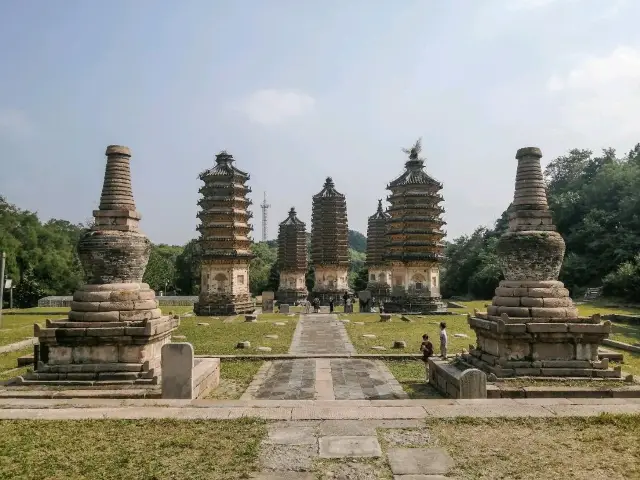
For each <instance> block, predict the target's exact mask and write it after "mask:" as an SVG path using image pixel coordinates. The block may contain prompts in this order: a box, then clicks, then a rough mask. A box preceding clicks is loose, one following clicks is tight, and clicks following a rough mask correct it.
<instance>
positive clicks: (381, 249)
mask: <svg viewBox="0 0 640 480" xmlns="http://www.w3.org/2000/svg"><path fill="white" fill-rule="evenodd" d="M389 218H390V215H389V214H388V213H387V212H385V211H384V210H383V208H382V200H378V210H377V211H376V213H374V214H373V215H371V216H370V217H369V219H368V222H367V260H366V263H365V267H366V268H367V270H368V275H369V280H368V282H367V290H369V291H370V292H371V294H372V296H373V297H375V298H376V299H379V300H386V299H387V297H389V293H390V284H391V283H390V282H391V268H390V267H389V264H388V263H387V261H386V255H385V249H386V229H387V221H388V219H389Z"/></svg>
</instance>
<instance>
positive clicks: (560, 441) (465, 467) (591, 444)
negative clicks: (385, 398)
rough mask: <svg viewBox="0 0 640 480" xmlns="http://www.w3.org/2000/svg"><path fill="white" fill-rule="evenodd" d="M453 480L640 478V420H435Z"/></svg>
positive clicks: (433, 427) (633, 417)
mask: <svg viewBox="0 0 640 480" xmlns="http://www.w3.org/2000/svg"><path fill="white" fill-rule="evenodd" d="M426 426H427V428H428V429H429V430H430V431H431V432H433V434H434V436H435V437H436V438H435V439H434V443H435V444H437V445H438V446H440V447H442V448H444V449H445V450H446V451H447V452H448V453H449V455H451V457H452V458H453V460H454V467H453V468H452V469H451V471H450V472H449V473H448V474H447V476H451V477H453V478H472V479H482V480H484V479H495V478H508V479H518V480H537V479H542V478H544V479H555V478H557V479H563V480H565V479H566V480H573V479H580V480H582V479H587V478H593V479H596V478H598V479H604V478H607V479H609V478H610V479H614V478H615V479H625V478H628V479H632V478H634V479H637V478H640V442H638V438H640V415H601V416H596V417H576V418H571V417H569V418H469V417H457V418H451V419H429V420H427V425H426Z"/></svg>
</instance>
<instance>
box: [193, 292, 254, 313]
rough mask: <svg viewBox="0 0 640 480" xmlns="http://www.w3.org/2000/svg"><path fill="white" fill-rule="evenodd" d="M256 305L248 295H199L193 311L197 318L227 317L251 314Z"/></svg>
mask: <svg viewBox="0 0 640 480" xmlns="http://www.w3.org/2000/svg"><path fill="white" fill-rule="evenodd" d="M255 310H256V304H255V302H254V301H253V299H252V298H251V295H249V294H242V295H228V294H221V293H209V294H206V295H203V294H202V293H201V294H200V297H199V299H198V302H197V303H196V304H194V305H193V311H194V313H195V314H196V315H198V316H206V317H210V316H229V315H241V314H243V313H253V312H254V311H255Z"/></svg>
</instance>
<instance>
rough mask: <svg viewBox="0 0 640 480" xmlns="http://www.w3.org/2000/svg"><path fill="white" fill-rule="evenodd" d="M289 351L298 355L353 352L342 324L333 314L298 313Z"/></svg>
mask: <svg viewBox="0 0 640 480" xmlns="http://www.w3.org/2000/svg"><path fill="white" fill-rule="evenodd" d="M289 353H291V354H298V355H323V354H327V353H335V354H345V353H346V354H353V353H356V349H355V348H354V347H353V345H352V344H351V341H350V340H349V336H348V335H347V331H346V329H345V328H344V324H343V323H342V322H341V321H339V320H338V317H336V316H335V315H326V314H322V315H317V314H309V315H300V320H298V326H297V328H296V331H295V333H294V334H293V340H292V341H291V347H290V348H289Z"/></svg>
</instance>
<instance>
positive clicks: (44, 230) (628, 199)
mask: <svg viewBox="0 0 640 480" xmlns="http://www.w3.org/2000/svg"><path fill="white" fill-rule="evenodd" d="M544 174H545V179H546V182H547V195H548V200H549V206H550V208H551V210H552V213H553V218H554V221H555V225H556V227H557V229H558V231H559V232H560V234H562V236H563V237H564V239H565V242H566V246H567V251H566V255H565V259H564V264H563V266H562V270H561V272H560V280H562V281H563V282H564V283H565V285H566V286H567V287H568V288H569V289H570V290H571V292H572V294H573V295H574V296H577V295H580V294H581V293H582V292H583V291H584V289H586V288H588V287H593V286H603V287H604V292H605V294H606V295H608V296H614V297H620V298H625V299H630V300H633V299H637V298H640V144H638V145H636V146H635V147H634V148H633V149H632V150H631V151H629V152H628V153H626V154H624V155H620V156H619V155H617V153H616V152H615V150H613V149H611V148H609V149H605V150H603V151H602V153H601V154H600V155H594V154H593V152H591V151H590V150H579V149H574V150H571V151H570V152H569V153H568V154H567V155H563V156H560V157H558V158H556V159H554V160H553V161H552V162H551V163H549V164H548V165H547V167H546V168H545V171H544ZM508 212H509V209H507V210H505V211H504V212H503V213H502V215H501V216H500V218H498V219H497V220H496V222H495V224H494V225H493V226H492V227H490V228H489V227H478V228H477V229H476V230H475V231H474V232H473V233H471V234H470V235H462V236H460V237H458V238H456V239H453V240H452V241H450V242H447V243H446V247H445V259H444V261H443V266H442V275H441V292H442V295H443V296H444V297H446V298H450V297H456V296H457V297H469V298H480V299H487V298H491V297H492V296H493V291H494V289H495V287H496V286H497V284H498V282H499V281H500V280H501V279H502V273H501V271H500V267H499V264H498V257H497V254H496V244H497V241H498V238H499V237H500V235H502V233H504V232H505V231H506V230H507V228H508ZM87 227H88V226H87V225H83V224H73V223H71V222H68V221H66V220H57V219H52V220H49V221H47V222H42V221H41V220H40V219H39V218H38V215H37V214H36V213H34V212H30V211H27V210H22V209H20V208H18V207H17V206H15V205H12V204H10V203H9V202H8V201H7V200H6V199H5V198H4V197H2V196H0V250H2V251H4V252H6V254H7V263H6V276H7V277H8V278H11V279H12V280H13V282H14V285H15V286H16V288H15V290H14V303H15V305H16V306H19V307H24V306H32V305H34V304H35V303H36V302H37V300H38V299H39V298H41V297H43V296H46V295H70V294H71V293H72V292H73V291H74V290H75V289H76V288H77V287H78V286H79V285H80V284H82V282H83V279H84V273H83V271H82V267H81V265H80V262H79V260H78V256H77V254H76V249H75V245H76V244H77V242H78V239H79V238H80V235H82V233H83V232H84V231H85V229H86V228H87ZM307 243H308V244H309V241H308V242H307ZM251 249H252V252H253V253H254V255H255V258H254V259H253V260H252V261H251V266H250V268H251V275H250V289H251V292H252V293H253V294H254V295H257V294H260V293H261V292H262V291H264V290H275V289H276V288H277V286H278V281H279V272H278V267H277V264H276V257H277V247H276V242H275V241H274V240H270V241H267V242H256V243H253V244H252V246H251ZM365 250H366V237H365V236H364V235H362V234H361V233H359V232H356V231H354V230H349V254H350V258H351V266H350V271H349V282H350V285H351V287H352V288H353V289H354V290H356V291H358V290H362V289H364V288H365V287H366V283H367V271H366V269H365V268H364V262H365ZM144 282H145V283H148V284H149V285H150V286H151V288H153V289H154V290H156V291H163V292H166V294H177V295H197V294H198V293H199V282H200V271H199V265H198V244H197V241H196V240H195V239H194V240H191V241H190V242H188V243H187V244H186V245H184V246H173V245H164V244H158V245H154V246H153V249H152V252H151V256H150V259H149V264H148V266H147V270H146V272H145V275H144ZM307 287H308V288H309V290H311V289H312V288H313V271H312V270H309V272H308V273H307ZM6 298H7V297H5V299H6Z"/></svg>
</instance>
